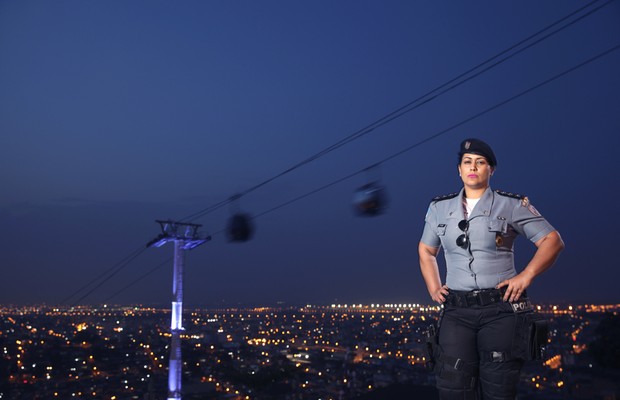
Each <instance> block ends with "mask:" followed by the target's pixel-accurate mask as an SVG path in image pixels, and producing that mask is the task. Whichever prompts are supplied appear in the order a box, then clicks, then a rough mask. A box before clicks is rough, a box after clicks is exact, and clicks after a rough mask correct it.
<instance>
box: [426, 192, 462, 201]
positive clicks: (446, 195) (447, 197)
mask: <svg viewBox="0 0 620 400" xmlns="http://www.w3.org/2000/svg"><path fill="white" fill-rule="evenodd" d="M459 193H460V192H456V193H450V194H444V195H442V196H437V197H433V200H432V201H441V200H449V199H453V198H455V197H456V196H458V195H459Z"/></svg>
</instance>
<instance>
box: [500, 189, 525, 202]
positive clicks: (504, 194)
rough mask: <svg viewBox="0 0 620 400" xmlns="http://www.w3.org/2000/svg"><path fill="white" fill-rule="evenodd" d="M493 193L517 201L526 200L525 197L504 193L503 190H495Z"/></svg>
mask: <svg viewBox="0 0 620 400" xmlns="http://www.w3.org/2000/svg"><path fill="white" fill-rule="evenodd" d="M495 193H497V194H499V195H501V196H506V197H512V198H513V199H519V200H523V199H525V198H526V196H523V195H521V194H517V193H510V192H504V191H503V190H497V189H496V190H495Z"/></svg>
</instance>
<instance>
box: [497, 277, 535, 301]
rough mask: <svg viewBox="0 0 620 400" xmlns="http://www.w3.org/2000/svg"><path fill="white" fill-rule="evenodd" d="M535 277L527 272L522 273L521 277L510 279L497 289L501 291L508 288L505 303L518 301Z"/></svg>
mask: <svg viewBox="0 0 620 400" xmlns="http://www.w3.org/2000/svg"><path fill="white" fill-rule="evenodd" d="M532 279H533V277H532V276H531V275H530V274H529V273H527V272H526V271H522V272H521V273H520V274H519V275H517V276H514V277H512V278H510V279H506V280H505V281H502V282H501V283H500V284H499V285H497V286H496V287H495V288H496V289H501V288H503V287H505V286H506V293H505V294H504V301H510V302H513V301H517V300H519V297H521V295H522V294H523V292H524V291H525V289H527V288H528V287H529V286H530V284H531V283H532Z"/></svg>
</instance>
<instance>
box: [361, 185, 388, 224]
mask: <svg viewBox="0 0 620 400" xmlns="http://www.w3.org/2000/svg"><path fill="white" fill-rule="evenodd" d="M386 207H387V196H386V194H385V189H384V188H383V187H382V186H380V185H377V184H376V183H372V182H371V183H367V184H365V185H364V186H361V187H360V188H359V189H357V190H356V191H355V193H354V194H353V208H354V209H355V213H356V214H357V215H359V216H369V217H372V216H376V215H379V214H382V213H383V212H384V211H385V209H386Z"/></svg>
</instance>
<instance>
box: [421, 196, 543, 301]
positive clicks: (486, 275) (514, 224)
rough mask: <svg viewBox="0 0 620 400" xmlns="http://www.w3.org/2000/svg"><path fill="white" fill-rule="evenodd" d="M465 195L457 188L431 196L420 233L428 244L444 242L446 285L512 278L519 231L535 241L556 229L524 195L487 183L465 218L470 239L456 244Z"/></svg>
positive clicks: (465, 286)
mask: <svg viewBox="0 0 620 400" xmlns="http://www.w3.org/2000/svg"><path fill="white" fill-rule="evenodd" d="M463 196H464V189H461V191H460V192H459V193H458V194H453V195H448V196H443V197H438V198H435V199H433V202H431V205H430V207H429V209H428V212H427V214H426V219H425V225H424V231H423V233H422V238H421V239H420V240H421V242H422V243H424V244H426V245H428V246H431V247H435V248H437V247H439V246H442V247H443V250H444V255H445V258H446V266H447V275H446V285H447V286H448V287H449V288H450V289H453V290H466V291H469V290H476V289H489V288H493V287H495V286H497V285H498V284H499V283H500V282H502V281H503V280H505V279H509V278H512V277H513V276H515V275H516V274H517V272H516V270H515V266H514V253H513V244H514V240H515V239H516V237H517V235H518V234H521V235H523V236H525V237H526V238H528V239H529V240H530V241H532V242H536V241H538V240H539V239H541V238H543V237H545V236H546V235H547V234H549V233H551V232H553V231H555V229H554V228H553V227H552V226H551V225H550V224H549V223H548V222H547V220H545V219H544V218H543V217H542V216H541V215H540V214H539V213H538V211H536V209H535V208H534V207H533V206H532V205H531V204H529V200H528V199H527V197H522V196H519V195H513V194H509V193H505V192H501V191H492V190H491V188H487V190H486V191H485V192H484V194H483V195H482V197H481V198H480V200H479V201H478V203H477V204H476V206H475V207H474V209H473V210H472V212H471V215H469V218H468V219H467V221H468V222H469V227H468V229H467V233H466V235H467V236H468V238H469V242H470V245H469V247H467V246H466V247H465V248H463V247H460V246H458V245H457V244H456V240H457V238H458V237H459V236H461V235H462V234H464V233H465V232H464V231H462V230H461V229H460V228H459V221H461V220H463V219H464V211H463Z"/></svg>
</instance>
